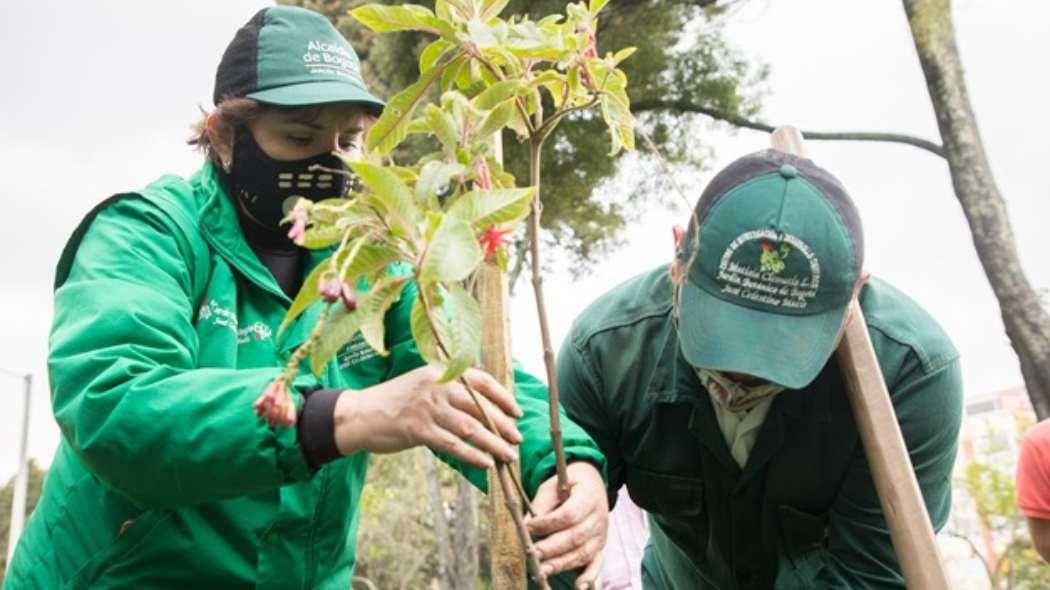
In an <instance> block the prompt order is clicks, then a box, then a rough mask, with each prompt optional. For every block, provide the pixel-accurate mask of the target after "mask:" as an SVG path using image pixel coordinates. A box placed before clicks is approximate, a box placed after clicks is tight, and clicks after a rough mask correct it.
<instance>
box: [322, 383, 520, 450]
mask: <svg viewBox="0 0 1050 590" xmlns="http://www.w3.org/2000/svg"><path fill="white" fill-rule="evenodd" d="M440 376H441V373H440V372H439V371H438V370H437V369H434V368H433V367H420V368H418V369H415V370H413V371H409V372H408V373H405V374H404V375H401V376H399V377H396V378H394V379H391V380H390V381H386V382H383V383H380V384H378V385H374V386H372V387H369V388H367V389H362V390H359V391H354V390H347V391H344V392H343V393H342V394H340V395H339V399H338V401H337V402H336V405H335V443H336V447H337V448H338V449H339V452H340V453H342V454H343V455H349V454H351V453H355V452H357V451H370V452H373V453H396V452H398V451H402V450H404V449H408V448H411V447H415V446H419V445H426V446H428V447H430V448H431V449H434V450H435V451H440V452H442V453H445V454H447V455H449V456H452V457H455V458H456V459H459V460H461V461H464V462H466V463H469V464H471V465H474V466H476V467H480V468H482V469H487V468H489V467H491V466H492V464H493V463H492V456H495V457H496V458H497V459H500V460H502V461H513V460H516V459H517V458H518V453H517V450H516V449H515V448H514V445H517V444H518V443H520V442H521V440H522V439H521V433H519V432H518V427H517V424H516V419H517V418H518V417H520V416H521V409H520V408H519V407H518V404H517V402H516V401H515V400H514V396H513V395H511V393H510V392H509V391H507V390H506V389H505V388H504V387H503V386H502V385H500V384H499V382H497V381H496V380H495V379H494V378H493V377H492V376H491V375H489V374H488V373H485V372H484V371H480V370H478V369H468V370H467V372H466V373H464V374H463V377H464V379H466V381H467V383H469V384H470V387H471V389H473V390H474V392H475V393H476V394H477V397H478V401H479V402H480V403H481V404H482V405H484V406H485V410H486V412H487V413H488V415H489V417H491V418H492V422H493V423H494V424H495V426H496V430H497V431H498V433H492V432H490V431H489V429H488V428H487V427H486V421H485V418H484V416H482V414H481V412H480V410H479V409H478V407H477V404H475V403H474V400H472V399H471V396H470V393H468V392H467V389H466V388H465V387H463V385H462V384H461V383H460V382H459V381H458V380H457V381H452V382H450V383H443V384H439V383H438V382H437V380H438V378H439V377H440ZM467 441H469V442H470V443H473V446H471V445H470V444H467ZM490 455H492V456H490Z"/></svg>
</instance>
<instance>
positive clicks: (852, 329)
mask: <svg viewBox="0 0 1050 590" xmlns="http://www.w3.org/2000/svg"><path fill="white" fill-rule="evenodd" d="M772 142H773V147H774V148H775V149H778V150H780V151H783V152H787V153H789V154H794V155H796V156H800V157H803V158H805V157H807V156H806V150H805V146H804V145H803V143H802V134H801V133H799V131H798V129H796V128H794V127H790V126H785V127H778V128H777V129H775V130H774V131H773V135H772ZM850 311H851V313H852V317H851V319H850V321H849V323H848V324H847V325H846V331H845V333H844V334H843V336H842V342H841V343H840V344H839V347H838V350H837V351H836V356H837V358H838V361H839V366H840V368H841V370H842V375H843V378H844V379H845V381H846V393H847V395H848V396H849V401H850V406H851V407H852V408H853V419H854V421H855V422H856V423H857V430H858V432H859V433H860V440H861V443H862V444H863V445H864V454H865V456H866V457H867V459H868V466H869V467H870V469H871V475H872V479H873V480H874V481H875V489H876V491H877V492H878V494H879V502H880V503H881V504H882V512H883V514H885V516H886V523H887V525H888V526H889V529H890V538H891V539H892V540H893V548H894V550H895V551H896V552H897V560H898V562H900V565H901V572H902V573H903V574H904V581H905V584H906V585H907V587H908V588H909V589H911V590H947V589H948V588H949V585H948V574H947V572H946V571H945V569H944V561H943V560H942V559H941V555H940V551H939V550H938V548H937V542H936V540H935V538H934V534H933V526H932V525H931V524H930V515H929V514H928V513H927V512H926V504H925V503H924V502H923V499H922V492H921V490H920V489H919V483H918V481H917V480H916V479H915V469H914V468H913V467H912V464H911V458H910V457H909V456H908V449H907V447H906V446H905V445H904V437H903V436H902V435H901V430H900V425H899V424H898V423H897V414H896V412H894V410H893V402H892V401H891V400H890V395H889V392H888V391H887V390H886V383H885V382H884V381H883V379H882V370H881V369H880V368H879V361H878V358H877V357H876V356H875V349H874V348H872V345H871V338H870V337H869V336H868V328H867V324H866V323H865V321H864V312H862V311H861V308H860V303H859V302H858V301H857V299H856V298H854V299H853V301H851V302H850Z"/></svg>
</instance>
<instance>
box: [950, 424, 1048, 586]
mask: <svg viewBox="0 0 1050 590" xmlns="http://www.w3.org/2000/svg"><path fill="white" fill-rule="evenodd" d="M989 438H990V439H992V438H993V437H989ZM989 453H994V450H992V449H990V450H989ZM955 488H956V490H959V491H960V492H961V493H963V494H965V495H966V496H968V497H969V498H970V499H971V500H972V501H973V504H974V508H975V509H976V513H977V521H978V523H979V525H980V527H982V529H983V530H985V531H988V533H989V534H990V537H991V539H993V540H994V542H993V543H992V544H991V546H990V547H988V548H986V550H985V551H981V550H979V549H978V547H977V544H976V543H975V542H974V540H973V539H972V538H969V537H967V536H966V535H964V534H962V533H961V532H960V531H948V533H947V534H948V535H950V536H952V537H955V538H958V539H960V540H962V541H964V542H965V543H966V544H967V545H968V546H969V548H970V550H971V551H972V552H973V554H974V555H975V556H976V557H977V558H979V559H980V560H981V562H982V563H983V564H984V568H985V571H986V572H987V574H988V581H989V584H990V585H991V587H992V588H993V589H994V590H1000V589H1016V590H1037V589H1042V588H1050V567H1047V566H1046V564H1045V563H1044V562H1043V559H1042V558H1041V557H1040V556H1039V554H1038V553H1036V551H1035V547H1034V546H1033V545H1032V539H1031V537H1030V536H1029V534H1028V526H1027V524H1026V522H1025V518H1024V516H1023V515H1022V514H1021V513H1020V512H1019V511H1018V509H1017V490H1016V488H1015V486H1014V477H1013V473H1012V471H1010V470H1009V468H1007V467H1004V465H1003V463H1002V462H993V461H987V462H985V461H972V462H970V463H968V464H967V465H966V467H965V469H964V470H963V474H962V476H961V477H960V478H958V479H957V480H956V481H955ZM988 549H991V551H989V550H988Z"/></svg>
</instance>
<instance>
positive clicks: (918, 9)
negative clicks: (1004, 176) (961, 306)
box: [903, 0, 1050, 419]
mask: <svg viewBox="0 0 1050 590" xmlns="http://www.w3.org/2000/svg"><path fill="white" fill-rule="evenodd" d="M903 2H904V11H905V13H906V14H907V16H908V25H909V26H910V28H911V33H912V38H913V39H914V41H915V49H916V52H917V53H918V56H919V63H920V64H921V65H922V71H923V74H924V75H925V76H926V87H927V89H928V90H929V93H930V100H931V102H932V103H933V110H934V113H935V114H936V116H937V126H938V128H939V130H940V134H941V140H942V142H943V143H944V150H945V154H946V158H947V160H948V168H949V171H950V172H951V178H952V184H953V186H954V187H955V195H956V197H957V198H958V199H959V203H960V204H961V205H962V208H963V212H964V213H965V215H966V220H967V222H968V223H969V225H970V232H971V233H972V234H973V242H974V246H975V247H976V249H977V256H978V257H979V258H980V260H981V265H982V266H983V267H984V272H985V274H986V275H987V276H988V281H989V283H991V285H992V290H993V291H994V292H995V296H996V298H997V299H998V300H999V309H1000V312H1001V313H1002V316H1003V323H1004V324H1005V325H1006V334H1007V335H1008V336H1009V337H1010V344H1011V345H1012V346H1013V348H1014V350H1015V351H1016V352H1017V356H1018V358H1019V359H1020V362H1021V374H1022V375H1023V376H1024V380H1025V386H1026V387H1027V389H1028V396H1029V398H1031V400H1032V406H1033V407H1034V408H1035V413H1036V415H1037V416H1039V418H1040V419H1045V418H1048V417H1050V314H1048V313H1047V311H1046V310H1045V309H1044V308H1043V306H1042V303H1041V302H1040V300H1039V296H1038V295H1037V294H1036V292H1035V290H1034V289H1033V288H1032V285H1031V284H1030V283H1029V282H1028V278H1027V277H1026V276H1025V274H1024V271H1023V270H1022V269H1021V262H1020V260H1019V259H1018V256H1017V248H1016V247H1015V245H1014V236H1013V229H1012V228H1011V227H1010V221H1009V218H1008V217H1007V213H1006V203H1005V202H1004V201H1003V197H1002V195H1001V194H1000V193H999V187H998V186H996V184H995V178H994V177H993V176H992V170H991V167H990V166H989V164H988V158H987V155H986V154H985V151H984V143H983V142H982V141H981V135H980V132H979V131H978V129H977V119H976V117H975V116H974V113H973V108H972V107H971V105H970V98H969V95H968V94H967V92H966V83H965V80H964V79H963V71H962V65H961V62H960V60H959V50H958V48H957V46H956V44H955V29H954V25H953V23H952V16H951V5H950V2H949V0H903Z"/></svg>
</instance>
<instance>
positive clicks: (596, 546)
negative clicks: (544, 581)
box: [525, 462, 609, 588]
mask: <svg viewBox="0 0 1050 590" xmlns="http://www.w3.org/2000/svg"><path fill="white" fill-rule="evenodd" d="M568 475H569V486H570V493H569V498H568V499H567V500H565V502H564V503H563V504H561V505H559V504H558V478H557V477H556V476H555V477H551V478H550V479H548V480H547V481H545V482H543V484H542V485H540V487H539V490H537V491H536V498H535V499H533V501H532V510H533V512H534V513H535V514H534V516H531V517H529V518H527V519H526V520H525V525H526V527H527V528H528V530H529V532H530V533H531V534H532V535H533V536H537V537H545V538H543V540H541V541H539V542H537V543H536V544H535V545H534V550H535V551H536V553H537V558H538V559H539V561H540V567H541V568H542V569H543V572H544V574H546V575H548V576H550V575H553V574H557V573H559V572H563V571H567V570H572V569H577V568H583V571H581V572H580V574H579V576H577V578H576V588H595V587H596V584H597V579H598V573H599V572H600V570H601V566H602V549H604V548H605V534H606V531H607V529H608V526H609V501H608V499H607V497H606V495H605V482H603V481H602V476H601V473H599V472H598V469H596V468H595V467H594V465H591V464H590V463H585V462H576V463H570V464H569V466H568Z"/></svg>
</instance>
